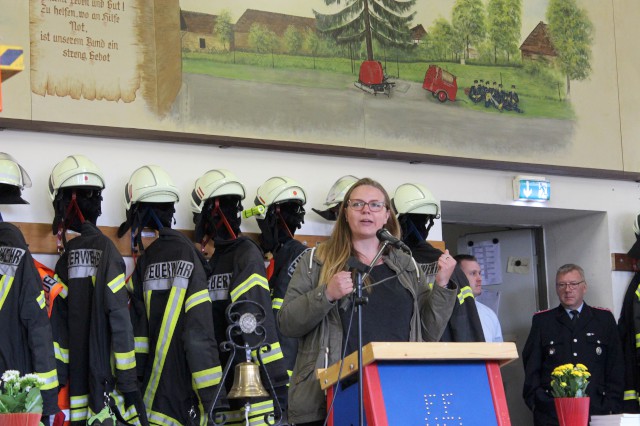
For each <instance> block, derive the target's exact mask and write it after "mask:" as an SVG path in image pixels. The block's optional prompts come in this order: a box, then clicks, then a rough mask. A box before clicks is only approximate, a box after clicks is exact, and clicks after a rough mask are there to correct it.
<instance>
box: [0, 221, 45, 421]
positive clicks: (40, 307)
mask: <svg viewBox="0 0 640 426" xmlns="http://www.w3.org/2000/svg"><path fill="white" fill-rule="evenodd" d="M44 297H45V296H44V291H43V289H42V282H41V281H40V276H39V274H38V271H37V270H36V267H35V265H34V263H33V259H32V257H31V253H29V250H28V247H27V243H26V241H25V240H24V236H23V235H22V233H21V232H20V230H19V229H18V228H17V227H16V226H15V225H13V224H11V223H8V222H0V336H2V337H1V338H0V372H4V371H6V370H18V371H19V372H20V375H24V374H27V373H37V374H38V375H39V376H40V377H41V378H42V379H43V380H44V382H45V384H44V385H43V386H42V387H41V388H40V389H41V392H42V398H43V405H44V407H43V413H44V414H45V415H49V414H53V413H55V412H57V411H58V406H57V394H58V376H57V373H56V361H55V357H54V351H53V341H52V337H51V327H50V325H49V319H48V318H47V309H46V304H45V299H44Z"/></svg>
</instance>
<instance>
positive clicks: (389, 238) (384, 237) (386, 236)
mask: <svg viewBox="0 0 640 426" xmlns="http://www.w3.org/2000/svg"><path fill="white" fill-rule="evenodd" d="M376 237H378V239H379V240H380V242H382V243H385V242H386V243H389V245H391V246H393V247H395V248H397V249H400V250H402V251H404V252H405V253H411V249H410V248H409V246H407V245H406V244H405V243H404V242H403V241H402V240H399V239H397V238H396V237H394V236H393V235H392V234H391V232H389V231H388V230H387V228H380V229H378V232H376Z"/></svg>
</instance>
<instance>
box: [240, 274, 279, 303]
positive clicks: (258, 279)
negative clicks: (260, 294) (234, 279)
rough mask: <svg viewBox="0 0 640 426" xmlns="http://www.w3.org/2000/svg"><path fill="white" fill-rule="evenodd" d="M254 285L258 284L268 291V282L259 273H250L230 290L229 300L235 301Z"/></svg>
mask: <svg viewBox="0 0 640 426" xmlns="http://www.w3.org/2000/svg"><path fill="white" fill-rule="evenodd" d="M255 286H260V287H262V288H264V289H265V290H266V291H269V283H268V282H267V279H266V278H265V277H263V276H262V275H260V274H252V275H251V276H250V277H249V278H247V279H246V280H245V281H244V282H243V283H242V284H240V285H239V286H238V287H236V288H234V289H233V291H232V292H231V294H230V295H231V301H232V302H235V301H236V300H238V299H239V298H240V296H242V295H243V294H245V293H246V292H247V291H249V290H251V289H252V288H253V287H255Z"/></svg>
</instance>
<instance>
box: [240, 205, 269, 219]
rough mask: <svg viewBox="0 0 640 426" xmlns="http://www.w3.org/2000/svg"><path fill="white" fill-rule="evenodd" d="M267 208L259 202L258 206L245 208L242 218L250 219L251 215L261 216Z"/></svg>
mask: <svg viewBox="0 0 640 426" xmlns="http://www.w3.org/2000/svg"><path fill="white" fill-rule="evenodd" d="M266 210H267V209H266V208H265V207H264V206H263V205H262V204H259V205H257V206H253V207H251V208H250V209H247V210H243V211H242V218H243V219H249V218H250V217H251V216H261V215H263V214H264V212H265V211H266Z"/></svg>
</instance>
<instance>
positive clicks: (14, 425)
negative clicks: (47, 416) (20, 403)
mask: <svg viewBox="0 0 640 426" xmlns="http://www.w3.org/2000/svg"><path fill="white" fill-rule="evenodd" d="M41 416H42V414H40V413H6V414H0V426H38V425H39V424H40V417H41Z"/></svg>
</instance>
